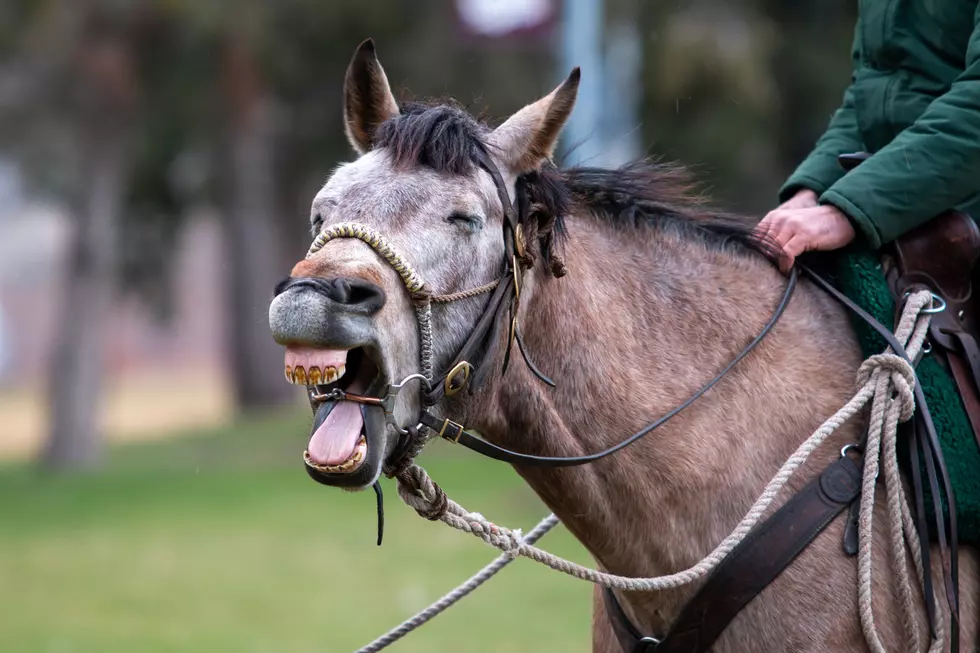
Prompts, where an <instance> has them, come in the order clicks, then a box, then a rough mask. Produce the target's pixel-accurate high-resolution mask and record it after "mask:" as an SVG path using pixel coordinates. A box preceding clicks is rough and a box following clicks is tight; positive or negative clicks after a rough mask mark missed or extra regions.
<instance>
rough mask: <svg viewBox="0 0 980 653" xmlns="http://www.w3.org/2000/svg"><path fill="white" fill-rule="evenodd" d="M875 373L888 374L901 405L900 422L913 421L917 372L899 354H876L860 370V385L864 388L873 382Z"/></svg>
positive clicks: (858, 377)
mask: <svg viewBox="0 0 980 653" xmlns="http://www.w3.org/2000/svg"><path fill="white" fill-rule="evenodd" d="M875 372H882V373H885V374H888V376H889V381H890V382H891V385H892V387H893V388H894V389H895V392H896V400H897V401H898V402H899V403H900V405H901V412H900V413H899V416H898V417H899V420H901V421H903V422H905V421H908V420H909V419H911V418H912V415H913V414H914V413H915V392H914V388H915V370H914V369H912V366H911V365H910V364H909V363H908V361H906V360H905V359H904V358H902V357H901V356H899V355H897V354H875V355H873V356H871V357H870V358H868V359H867V360H866V361H864V362H863V363H861V367H859V368H858V373H857V382H858V385H861V386H863V385H865V384H867V383H868V382H869V381H871V379H872V377H873V376H874V374H875Z"/></svg>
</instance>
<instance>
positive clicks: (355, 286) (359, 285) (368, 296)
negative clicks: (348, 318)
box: [326, 279, 385, 313]
mask: <svg viewBox="0 0 980 653" xmlns="http://www.w3.org/2000/svg"><path fill="white" fill-rule="evenodd" d="M326 286H327V287H326V295H327V297H329V298H330V299H332V300H333V301H335V302H337V303H338V304H343V305H344V306H346V307H349V308H353V309H357V310H359V311H363V312H365V313H375V312H377V311H378V310H380V309H381V307H382V306H384V303H385V293H384V291H383V290H382V289H381V288H380V287H379V286H376V285H375V284H373V283H371V282H370V281H362V280H360V279H333V280H331V281H329V282H328V283H327V284H326Z"/></svg>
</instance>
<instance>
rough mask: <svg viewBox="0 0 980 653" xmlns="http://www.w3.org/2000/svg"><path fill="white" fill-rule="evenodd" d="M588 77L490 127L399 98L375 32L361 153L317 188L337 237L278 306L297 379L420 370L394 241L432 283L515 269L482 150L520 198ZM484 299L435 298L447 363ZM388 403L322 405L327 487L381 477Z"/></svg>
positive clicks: (440, 352) (312, 460)
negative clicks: (382, 407)
mask: <svg viewBox="0 0 980 653" xmlns="http://www.w3.org/2000/svg"><path fill="white" fill-rule="evenodd" d="M577 87H578V71H577V70H576V71H574V72H573V73H572V75H571V76H570V77H569V78H568V79H567V80H566V81H565V82H564V83H563V84H562V85H561V86H559V87H558V88H557V89H556V90H555V91H554V92H552V93H551V94H550V95H548V96H546V97H545V98H543V99H541V100H539V101H537V102H535V103H534V104H531V105H528V106H527V107H525V108H524V109H522V110H521V111H519V112H517V113H516V114H514V115H513V116H512V117H511V118H510V119H509V120H507V121H506V122H505V123H504V124H502V125H501V126H499V127H498V128H497V129H495V130H491V129H489V128H488V127H485V126H484V125H482V124H480V123H478V122H477V121H476V120H475V119H473V118H472V117H470V116H469V115H467V114H466V113H465V112H463V111H462V110H460V109H458V108H455V107H451V106H420V105H407V106H405V107H401V108H400V107H399V106H398V104H397V103H396V101H395V98H394V97H393V95H392V93H391V89H390V87H389V85H388V80H387V78H386V76H385V73H384V70H383V69H382V67H381V65H380V64H379V63H378V60H377V58H376V56H375V50H374V45H373V43H372V42H371V41H366V42H365V43H363V44H362V45H361V46H360V47H359V48H358V50H357V52H356V53H355V54H354V57H353V59H352V61H351V63H350V66H349V68H348V70H347V75H346V78H345V84H344V123H345V131H346V133H347V138H348V140H349V142H350V144H351V146H352V147H353V148H354V150H355V151H356V152H357V153H358V155H359V156H358V158H357V159H356V160H355V161H353V162H351V163H346V164H343V165H341V166H339V167H338V168H337V169H336V171H335V172H334V173H333V175H332V176H331V177H330V178H329V179H328V180H327V183H326V184H325V185H324V186H323V188H322V189H321V190H320V192H319V193H317V195H316V197H315V198H314V200H313V206H312V211H311V218H310V220H311V224H312V228H313V232H314V234H330V235H331V238H330V239H327V240H326V242H325V243H323V245H322V247H319V248H318V249H317V248H316V245H315V246H314V247H313V248H311V253H310V254H309V255H308V256H307V257H306V258H305V259H304V260H302V261H300V262H299V263H297V264H296V265H295V266H294V267H293V269H292V272H291V274H290V277H289V279H287V280H286V281H284V282H283V283H282V284H280V286H279V288H277V294H276V297H275V299H274V300H273V301H272V304H271V306H270V309H269V321H270V326H271V328H272V333H273V337H274V338H275V339H276V341H277V342H278V343H280V344H282V345H285V346H286V359H285V370H286V378H287V380H288V381H289V382H291V383H295V384H299V385H304V386H316V389H317V390H318V391H319V392H320V393H321V394H323V393H326V392H327V391H329V390H331V389H333V388H335V387H339V388H341V389H343V390H345V391H346V392H349V393H352V394H358V395H362V396H371V397H379V396H382V395H383V394H384V393H385V391H386V389H387V388H388V387H389V385H390V384H392V383H398V382H399V381H401V380H402V379H404V378H405V377H407V376H409V375H411V374H415V373H418V372H419V371H420V344H419V328H418V324H417V321H416V317H415V312H414V308H413V299H412V294H411V292H410V289H409V287H408V286H411V285H412V284H411V283H407V282H406V271H405V269H404V267H403V266H401V263H400V262H398V261H394V262H393V261H392V260H391V258H390V257H389V258H388V259H386V258H385V257H384V256H383V255H382V254H383V250H385V249H388V250H389V251H391V252H394V253H395V254H396V255H397V256H398V257H400V259H401V262H403V263H406V264H407V265H408V266H410V267H411V268H412V269H413V270H414V271H415V272H416V273H417V274H418V276H419V277H420V278H421V280H423V281H424V284H425V290H427V291H428V292H431V293H439V294H445V293H453V292H457V291H460V290H463V289H468V288H472V287H475V286H479V285H481V284H485V283H487V282H490V281H493V280H494V279H496V278H497V277H498V276H499V275H500V274H501V273H502V271H503V269H504V267H503V266H504V251H505V250H504V241H503V237H502V233H503V220H504V209H503V206H502V204H501V201H500V199H499V196H498V193H497V188H496V186H495V184H494V182H493V180H492V178H491V176H490V174H488V173H487V172H486V171H485V170H483V169H482V168H481V167H480V166H479V165H477V163H476V156H477V150H478V149H480V148H482V150H483V151H485V152H488V153H489V155H490V157H491V159H492V161H493V162H494V163H495V164H496V167H497V168H498V169H499V170H500V172H501V174H502V176H503V178H504V180H505V185H506V186H507V187H508V192H509V193H510V194H511V196H513V184H514V181H515V179H516V178H517V177H518V176H519V175H520V174H521V173H524V172H528V171H531V170H533V169H535V168H537V167H538V166H540V165H541V164H542V163H543V162H544V160H545V159H547V158H549V157H550V156H551V153H552V151H553V148H554V145H555V143H556V141H557V138H558V134H559V131H560V129H561V127H562V125H563V124H564V122H565V120H566V119H567V117H568V115H569V113H570V112H571V109H572V106H573V104H574V100H575V94H576V90H577ZM341 223H353V224H352V225H350V226H349V227H345V228H341V227H338V225H341ZM354 231H357V232H358V235H357V237H351V234H352V233H353V232H354ZM338 235H339V237H337V236H338ZM379 238H383V239H385V240H386V241H387V243H381V242H380V240H379ZM323 240H324V238H323V237H321V238H320V241H323ZM313 250H315V251H313ZM396 268H401V269H400V270H399V269H396ZM485 300H486V298H485V296H484V297H482V298H475V299H468V300H464V301H460V302H455V303H452V304H439V305H436V306H435V307H434V308H433V324H434V329H433V334H434V338H433V339H434V362H435V368H436V370H440V369H442V366H444V365H447V364H448V363H449V362H450V360H451V359H452V357H453V356H454V355H455V353H456V350H457V349H458V347H459V346H460V345H461V344H462V342H463V341H464V340H465V338H466V336H467V334H468V333H469V332H470V331H471V330H472V329H473V327H474V325H475V323H476V321H477V319H478V318H479V315H480V311H481V308H482V306H483V303H484V302H485ZM419 400H420V395H419V386H418V384H410V385H408V386H406V389H405V390H404V391H403V392H401V393H400V394H399V395H398V398H397V401H396V404H395V406H394V410H393V416H394V419H393V421H394V423H395V424H397V425H401V426H410V425H414V423H415V420H416V418H417V416H418V413H419V406H420V404H419ZM379 415H380V413H379V412H378V411H377V410H372V409H364V408H362V405H360V404H357V403H353V402H348V401H340V402H336V403H334V402H330V401H328V402H324V403H323V404H321V405H320V406H319V408H318V410H317V416H316V419H315V420H314V429H313V434H312V437H311V439H310V443H309V446H308V449H307V464H308V467H309V468H310V470H311V471H310V473H311V475H312V476H313V477H314V478H315V479H316V480H318V481H320V482H322V483H325V484H328V485H337V486H344V487H349V488H363V487H366V486H368V485H370V484H372V483H373V482H374V481H375V480H376V479H377V477H378V475H379V474H380V471H381V467H382V464H383V462H384V461H385V459H386V458H387V457H388V456H389V455H390V454H391V452H392V450H393V449H394V447H395V446H396V445H397V443H398V432H397V430H396V429H395V428H394V426H393V425H391V424H387V425H386V424H385V423H384V420H383V418H382V419H379Z"/></svg>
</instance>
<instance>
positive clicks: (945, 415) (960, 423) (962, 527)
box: [807, 247, 980, 543]
mask: <svg viewBox="0 0 980 653" xmlns="http://www.w3.org/2000/svg"><path fill="white" fill-rule="evenodd" d="M807 258H808V260H807V262H808V263H809V264H812V266H813V267H814V268H815V269H819V270H820V271H821V272H822V273H823V274H825V275H826V276H827V278H828V280H829V281H831V282H832V283H833V284H834V285H835V286H836V287H837V288H838V289H839V290H840V291H841V292H842V293H844V294H845V295H847V297H848V298H850V299H851V300H852V301H854V302H855V303H856V304H858V305H859V306H860V307H861V308H863V309H864V310H866V311H867V312H868V313H870V314H871V315H872V316H873V317H874V318H875V319H876V320H878V321H879V322H881V323H882V324H884V325H885V326H886V327H891V326H893V324H894V315H895V302H894V300H893V299H892V296H891V293H890V292H889V290H888V285H887V283H886V281H885V274H884V271H883V270H882V267H881V265H880V264H879V262H878V257H877V256H876V255H875V254H874V253H873V252H871V251H870V250H867V249H858V248H856V247H849V248H845V249H842V250H839V251H837V252H833V253H831V254H819V255H812V254H811V255H807ZM851 322H852V324H853V326H854V330H855V332H856V334H857V338H858V342H859V343H860V345H861V351H862V353H863V354H864V356H865V358H867V357H868V356H871V355H872V354H879V353H881V352H883V351H884V350H885V349H886V348H887V347H888V343H886V342H885V339H884V338H882V337H881V336H880V335H878V333H877V332H876V331H875V330H874V329H872V328H871V327H870V326H868V325H867V324H865V322H864V321H863V320H861V318H859V317H857V316H856V315H854V314H853V313H852V314H851ZM916 374H917V376H918V378H919V383H920V384H921V385H922V392H923V394H924V395H925V398H926V403H927V404H928V406H929V412H930V414H931V415H932V419H933V422H934V423H935V425H936V431H937V432H938V434H939V441H940V445H941V447H942V450H943V454H944V457H945V459H946V466H947V468H948V470H949V477H950V482H951V483H952V486H953V492H954V495H955V499H956V517H957V528H958V530H959V538H958V539H959V541H960V542H965V543H978V542H980V447H978V446H977V441H976V439H975V438H974V436H973V431H972V429H971V427H970V422H969V419H968V418H967V415H966V410H965V409H964V408H963V401H962V400H961V399H960V397H959V393H958V392H957V389H956V385H955V383H954V381H953V379H952V377H951V376H950V375H949V373H947V372H946V370H945V369H944V368H943V367H942V366H941V365H940V364H939V362H938V361H937V360H936V359H935V358H934V357H932V356H926V357H924V358H923V359H922V361H921V362H920V363H919V365H918V367H917V368H916ZM944 503H945V502H944ZM926 506H927V511H928V512H929V519H930V522H931V521H932V520H933V518H934V516H935V513H934V510H932V506H933V504H932V502H931V499H928V498H927V501H926Z"/></svg>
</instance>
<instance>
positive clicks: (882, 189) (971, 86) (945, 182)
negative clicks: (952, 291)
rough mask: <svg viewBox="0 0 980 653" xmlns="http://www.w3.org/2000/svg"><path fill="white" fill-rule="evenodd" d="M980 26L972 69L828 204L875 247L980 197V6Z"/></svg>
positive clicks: (979, 21) (829, 196) (970, 56)
mask: <svg viewBox="0 0 980 653" xmlns="http://www.w3.org/2000/svg"><path fill="white" fill-rule="evenodd" d="M974 25H975V27H974V31H973V34H972V36H971V37H970V43H969V47H968V48H967V52H966V66H965V70H964V71H963V73H962V74H961V75H960V76H959V77H957V78H956V80H955V81H954V82H953V84H952V86H951V87H950V89H949V90H948V91H947V92H946V93H945V94H943V95H941V96H939V97H938V98H936V99H935V100H933V101H932V103H931V104H930V105H929V106H928V108H927V109H926V110H925V111H924V112H923V113H922V115H921V116H920V117H919V119H918V120H916V121H915V122H914V123H913V124H912V125H911V126H909V127H908V128H907V129H905V130H904V131H902V132H901V133H900V134H899V135H898V136H896V137H895V139H894V140H892V141H891V142H890V143H889V144H888V145H887V146H886V147H884V148H882V149H881V150H879V151H878V152H876V153H875V154H874V156H872V157H871V158H870V159H868V160H866V161H865V162H863V163H862V164H861V165H860V166H858V167H857V168H855V169H854V170H852V171H851V172H850V173H848V174H847V176H845V177H843V178H841V179H840V180H839V181H837V182H836V183H835V184H834V185H833V186H831V187H830V188H829V189H828V190H827V191H826V192H824V193H823V195H821V197H820V202H821V203H823V204H832V205H834V206H836V207H837V208H839V209H840V210H842V211H843V212H844V213H846V214H847V215H848V216H849V217H850V218H851V220H853V222H854V224H855V226H856V227H857V228H858V229H859V230H860V231H861V232H862V233H863V234H864V236H865V237H866V238H867V241H868V243H869V244H870V245H871V246H872V247H879V246H880V245H881V244H883V243H887V242H889V241H891V240H893V239H895V238H897V237H898V236H901V235H902V234H903V233H905V232H906V231H909V230H910V229H912V228H913V227H916V226H918V225H920V224H922V223H923V222H926V221H928V220H929V219H931V218H933V217H934V216H936V215H937V214H939V213H941V212H943V211H945V210H946V209H950V208H953V207H954V206H957V205H959V204H961V203H962V202H964V201H965V200H967V199H968V198H969V197H970V196H971V195H973V194H974V193H976V192H977V191H980V6H978V8H977V10H976V14H975V16H974ZM974 217H980V216H974Z"/></svg>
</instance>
